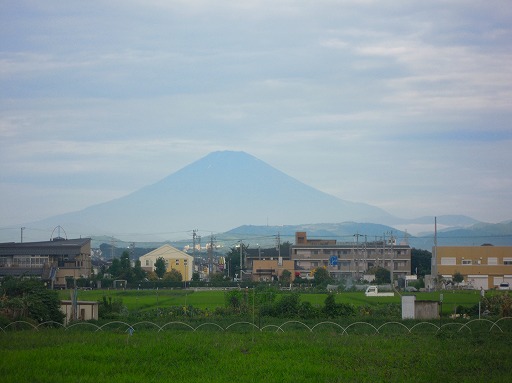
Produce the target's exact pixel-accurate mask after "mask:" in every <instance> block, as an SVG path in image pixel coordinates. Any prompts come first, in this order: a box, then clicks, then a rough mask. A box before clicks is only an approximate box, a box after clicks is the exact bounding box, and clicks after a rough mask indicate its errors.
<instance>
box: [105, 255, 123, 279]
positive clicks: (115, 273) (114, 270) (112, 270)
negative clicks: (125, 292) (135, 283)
mask: <svg viewBox="0 0 512 383" xmlns="http://www.w3.org/2000/svg"><path fill="white" fill-rule="evenodd" d="M108 272H109V274H110V275H111V276H112V278H118V277H119V276H120V275H121V261H120V260H119V258H114V259H113V260H112V264H111V265H110V267H109V268H108Z"/></svg>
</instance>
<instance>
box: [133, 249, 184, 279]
mask: <svg viewBox="0 0 512 383" xmlns="http://www.w3.org/2000/svg"><path fill="white" fill-rule="evenodd" d="M158 258H163V259H164V261H165V266H166V270H167V271H168V272H169V271H171V270H177V271H179V272H180V273H181V276H182V277H183V281H185V282H189V281H191V280H192V273H193V271H194V257H193V256H191V255H188V254H187V253H185V252H183V251H181V250H178V249H176V248H174V247H172V246H170V245H167V244H166V245H163V246H160V247H159V248H158V249H155V250H153V251H151V252H149V253H147V254H145V255H143V256H141V257H140V258H139V260H140V265H141V267H142V268H143V269H144V270H146V271H154V270H155V263H156V260H157V259H158Z"/></svg>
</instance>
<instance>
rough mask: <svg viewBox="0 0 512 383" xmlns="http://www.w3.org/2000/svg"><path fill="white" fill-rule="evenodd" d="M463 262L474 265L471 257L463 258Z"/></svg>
mask: <svg viewBox="0 0 512 383" xmlns="http://www.w3.org/2000/svg"><path fill="white" fill-rule="evenodd" d="M462 264H463V265H472V264H473V261H472V260H471V259H463V260H462Z"/></svg>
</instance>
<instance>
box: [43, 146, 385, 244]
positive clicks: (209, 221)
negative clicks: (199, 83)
mask: <svg viewBox="0 0 512 383" xmlns="http://www.w3.org/2000/svg"><path fill="white" fill-rule="evenodd" d="M393 219H395V217H392V216H391V215H390V214H389V213H387V212H385V211H384V210H382V209H379V208H377V207H374V206H371V205H367V204H364V203H353V202H348V201H344V200H341V199H339V198H336V197H334V196H331V195H329V194H326V193H323V192H320V191H318V190H316V189H314V188H312V187H310V186H308V185H305V184H304V183H302V182H300V181H298V180H296V179H294V178H292V177H290V176H288V175H286V174H284V173H283V172H281V171H279V170H277V169H275V168H273V167H271V166H269V165H267V164H266V163H264V162H263V161H261V160H259V159H257V158H255V157H253V156H251V155H248V154H246V153H244V152H231V151H225V152H214V153H211V154H209V155H207V156H206V157H204V158H202V159H200V160H198V161H196V162H194V163H192V164H190V165H188V166H186V167H184V168H182V169H181V170H179V171H177V172H175V173H173V174H171V175H169V176H168V177H166V178H164V179H162V180H161V181H159V182H157V183H155V184H153V185H149V186H147V187H144V188H142V189H140V190H138V191H136V192H134V193H131V194H129V195H127V196H125V197H122V198H119V199H116V200H112V201H109V202H105V203H102V204H98V205H94V206H91V207H88V208H86V209H84V210H81V211H78V212H73V213H68V214H64V215H59V216H55V217H51V218H49V219H47V220H43V221H41V222H38V224H39V225H46V226H51V225H61V226H63V227H65V228H66V229H67V230H68V231H76V230H75V228H77V227H79V228H80V230H81V231H83V233H82V234H83V235H89V234H92V233H97V234H99V233H101V234H110V233H113V234H119V235H131V236H132V237H133V238H135V239H137V238H139V239H140V238H143V239H146V238H144V237H145V235H147V234H150V233H156V234H157V235H159V237H160V238H164V239H168V238H176V237H181V238H183V236H184V235H186V234H185V232H186V231H187V230H192V229H194V228H199V229H201V230H206V231H212V232H219V231H224V230H228V229H230V228H232V227H236V226H239V225H242V224H246V223H254V224H258V223H261V224H264V223H266V222H271V223H273V224H285V223H286V224H300V223H304V222H340V221H347V220H352V221H364V222H372V221H373V222H386V221H390V220H393ZM148 239H149V238H148Z"/></svg>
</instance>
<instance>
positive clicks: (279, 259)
mask: <svg viewBox="0 0 512 383" xmlns="http://www.w3.org/2000/svg"><path fill="white" fill-rule="evenodd" d="M276 250H277V265H278V266H283V258H282V257H281V234H280V233H279V232H277V238H276Z"/></svg>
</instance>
